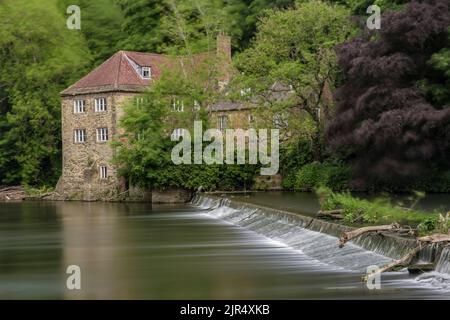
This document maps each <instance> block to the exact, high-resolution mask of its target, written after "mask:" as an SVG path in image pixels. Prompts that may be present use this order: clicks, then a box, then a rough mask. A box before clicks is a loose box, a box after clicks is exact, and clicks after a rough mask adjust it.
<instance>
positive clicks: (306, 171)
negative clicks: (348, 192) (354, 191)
mask: <svg viewBox="0 0 450 320" xmlns="http://www.w3.org/2000/svg"><path fill="white" fill-rule="evenodd" d="M349 179H350V170H349V169H348V168H347V167H345V166H343V165H340V164H328V163H318V162H313V163H310V164H307V165H304V166H303V167H302V168H301V169H300V170H299V171H298V173H297V175H296V179H295V184H294V188H295V190H300V191H312V190H314V189H315V188H317V187H319V186H326V187H329V188H331V189H332V190H345V189H347V188H348V181H349Z"/></svg>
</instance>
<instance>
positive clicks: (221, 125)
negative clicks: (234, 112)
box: [217, 116, 228, 131]
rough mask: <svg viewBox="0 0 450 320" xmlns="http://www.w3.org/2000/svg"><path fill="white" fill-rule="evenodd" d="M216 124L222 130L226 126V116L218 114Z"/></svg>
mask: <svg viewBox="0 0 450 320" xmlns="http://www.w3.org/2000/svg"><path fill="white" fill-rule="evenodd" d="M217 121H218V126H219V130H221V131H223V130H225V129H226V128H227V127H228V117H227V116H220V117H219V118H218V119H217Z"/></svg>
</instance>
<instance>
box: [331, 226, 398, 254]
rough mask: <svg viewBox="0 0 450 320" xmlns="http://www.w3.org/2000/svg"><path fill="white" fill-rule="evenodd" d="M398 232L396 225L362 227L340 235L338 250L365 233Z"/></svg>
mask: <svg viewBox="0 0 450 320" xmlns="http://www.w3.org/2000/svg"><path fill="white" fill-rule="evenodd" d="M398 230H400V225H399V224H398V223H393V224H390V225H386V226H373V227H364V228H359V229H356V230H352V231H348V232H344V233H342V236H341V238H340V239H339V248H343V247H344V246H345V244H346V243H347V242H349V241H350V240H352V239H355V238H357V237H360V236H362V235H363V234H366V233H372V232H377V233H378V232H384V231H398Z"/></svg>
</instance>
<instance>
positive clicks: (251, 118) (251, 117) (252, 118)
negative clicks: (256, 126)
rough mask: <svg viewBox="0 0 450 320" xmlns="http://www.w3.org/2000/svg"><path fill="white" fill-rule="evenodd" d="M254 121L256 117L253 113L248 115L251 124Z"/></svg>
mask: <svg viewBox="0 0 450 320" xmlns="http://www.w3.org/2000/svg"><path fill="white" fill-rule="evenodd" d="M253 121H255V117H254V116H253V115H252V114H249V115H248V123H249V124H251V123H253Z"/></svg>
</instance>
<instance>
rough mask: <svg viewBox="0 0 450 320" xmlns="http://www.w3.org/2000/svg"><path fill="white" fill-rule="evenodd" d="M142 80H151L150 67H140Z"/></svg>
mask: <svg viewBox="0 0 450 320" xmlns="http://www.w3.org/2000/svg"><path fill="white" fill-rule="evenodd" d="M141 72H142V73H141V75H142V78H144V79H151V78H152V68H150V67H142V71H141Z"/></svg>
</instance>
